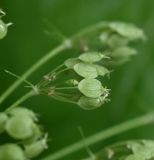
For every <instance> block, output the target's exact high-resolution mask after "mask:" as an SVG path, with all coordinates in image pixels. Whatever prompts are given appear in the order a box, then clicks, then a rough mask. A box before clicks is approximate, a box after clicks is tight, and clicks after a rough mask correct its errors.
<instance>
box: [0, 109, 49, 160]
mask: <svg viewBox="0 0 154 160" xmlns="http://www.w3.org/2000/svg"><path fill="white" fill-rule="evenodd" d="M37 122H38V118H37V116H36V114H35V113H34V112H32V111H31V110H28V109H26V108H21V107H18V108H14V109H12V110H10V111H8V112H7V113H5V112H2V113H0V133H2V132H6V133H7V134H8V135H9V136H10V137H11V138H12V139H14V140H15V141H18V144H14V143H10V144H4V145H1V146H0V159H5V160H27V159H31V158H33V157H36V156H38V155H39V154H40V153H41V152H43V151H44V150H45V149H46V148H47V136H44V133H43V131H42V129H41V128H40V126H39V125H38V124H37Z"/></svg>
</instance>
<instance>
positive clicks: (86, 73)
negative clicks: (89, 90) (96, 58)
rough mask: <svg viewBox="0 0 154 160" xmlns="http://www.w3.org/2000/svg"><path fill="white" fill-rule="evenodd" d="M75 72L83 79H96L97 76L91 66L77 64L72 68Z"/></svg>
mask: <svg viewBox="0 0 154 160" xmlns="http://www.w3.org/2000/svg"><path fill="white" fill-rule="evenodd" d="M74 70H75V72H76V73H77V74H78V75H80V76H82V77H84V78H96V77H97V76H98V74H97V71H96V68H95V67H93V65H92V64H86V63H82V62H81V63H78V64H76V65H75V66H74Z"/></svg>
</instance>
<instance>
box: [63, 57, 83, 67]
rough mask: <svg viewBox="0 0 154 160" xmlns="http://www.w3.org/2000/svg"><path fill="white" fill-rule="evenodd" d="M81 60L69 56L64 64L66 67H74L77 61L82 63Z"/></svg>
mask: <svg viewBox="0 0 154 160" xmlns="http://www.w3.org/2000/svg"><path fill="white" fill-rule="evenodd" d="M80 62H81V61H80V60H79V59H78V58H69V59H67V60H66V61H65V62H64V64H65V66H66V67H68V68H70V69H73V67H74V65H76V64H77V63H80Z"/></svg>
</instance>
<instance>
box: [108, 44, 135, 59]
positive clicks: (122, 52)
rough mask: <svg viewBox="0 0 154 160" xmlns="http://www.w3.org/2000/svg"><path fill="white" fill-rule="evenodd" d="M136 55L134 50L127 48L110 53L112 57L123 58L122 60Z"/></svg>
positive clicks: (120, 48)
mask: <svg viewBox="0 0 154 160" xmlns="http://www.w3.org/2000/svg"><path fill="white" fill-rule="evenodd" d="M136 54H137V51H136V49H133V48H130V47H127V46H123V47H119V48H117V49H115V50H114V51H113V52H111V55H112V57H124V58H128V57H130V56H132V55H136Z"/></svg>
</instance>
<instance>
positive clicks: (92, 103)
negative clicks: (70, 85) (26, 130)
mask: <svg viewBox="0 0 154 160" xmlns="http://www.w3.org/2000/svg"><path fill="white" fill-rule="evenodd" d="M103 104H104V99H103V97H98V98H89V97H85V96H82V97H80V99H79V101H78V105H79V106H80V107H81V108H82V109H84V110H93V109H96V108H99V107H101V106H102V105H103Z"/></svg>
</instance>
